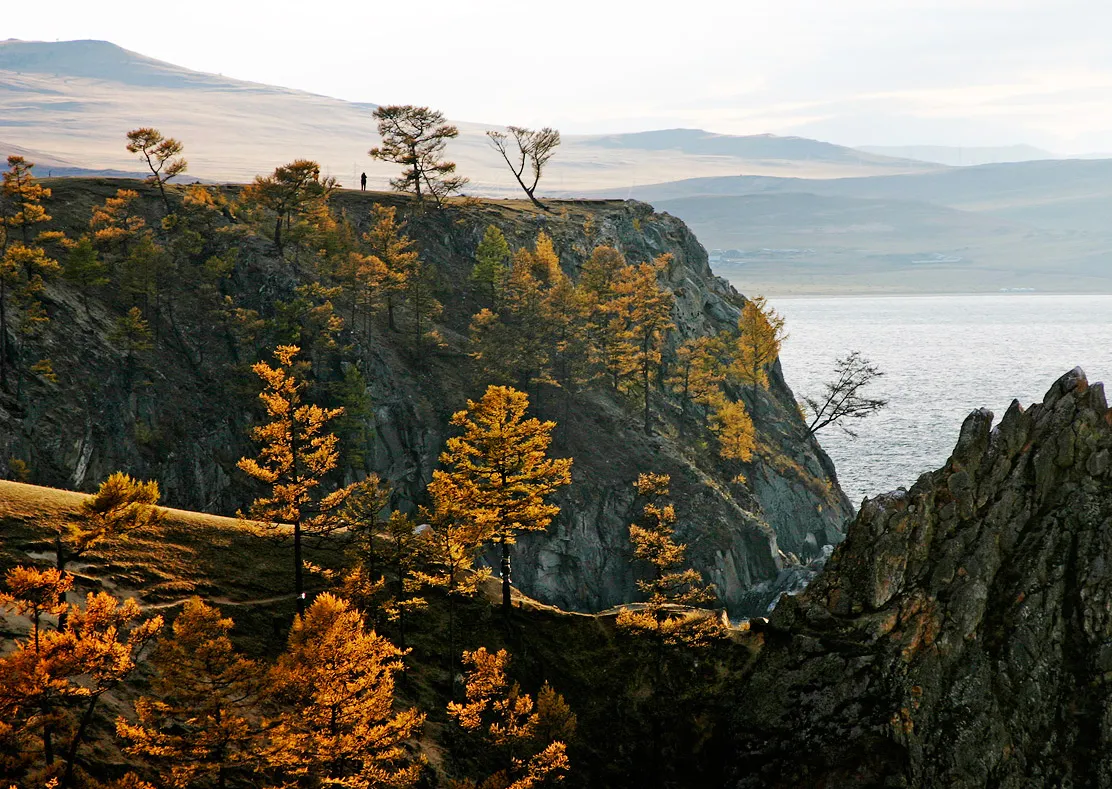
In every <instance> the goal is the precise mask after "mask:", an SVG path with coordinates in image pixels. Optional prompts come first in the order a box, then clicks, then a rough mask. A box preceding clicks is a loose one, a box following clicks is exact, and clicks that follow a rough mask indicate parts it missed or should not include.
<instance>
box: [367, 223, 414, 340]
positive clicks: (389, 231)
mask: <svg viewBox="0 0 1112 789" xmlns="http://www.w3.org/2000/svg"><path fill="white" fill-rule="evenodd" d="M404 230H405V223H404V222H399V221H398V218H397V212H396V211H395V209H394V207H393V206H383V205H376V206H375V207H374V208H372V209H371V227H370V229H369V230H368V231H367V232H366V233H364V234H363V242H364V243H365V244H366V245H367V250H368V252H369V253H370V254H371V255H372V256H373V257H374V258H375V259H376V260H379V261H381V263H382V265H383V267H384V269H385V273H384V278H383V280H382V290H383V292H384V295H385V299H386V320H387V324H388V325H389V327H390V330H391V331H397V323H396V321H395V319H394V309H395V307H396V306H397V302H398V299H399V297H400V295H401V294H403V293H405V291H406V287H407V286H408V284H409V278H410V277H411V276H412V275H413V273H414V272H415V270H416V269H417V267H418V266H419V265H420V259H419V257H418V254H417V250H415V249H414V248H413V242H412V241H411V240H410V239H409V237H408V236H407V235H405V233H404V232H403V231H404Z"/></svg>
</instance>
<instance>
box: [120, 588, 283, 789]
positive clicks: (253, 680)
mask: <svg viewBox="0 0 1112 789" xmlns="http://www.w3.org/2000/svg"><path fill="white" fill-rule="evenodd" d="M232 626H233V622H232V620H231V619H226V618H224V617H222V616H221V614H220V611H219V610H217V609H216V608H213V607H212V606H209V605H207V604H206V603H204V602H202V601H201V599H200V598H198V597H194V598H192V599H190V600H188V601H186V603H185V606H184V608H183V609H182V612H181V613H180V614H178V616H177V618H175V619H174V624H173V636H172V637H171V638H164V639H162V640H160V641H159V642H158V643H157V644H156V646H155V649H154V651H153V653H152V655H151V659H150V665H151V668H153V670H154V676H153V678H152V679H151V684H150V691H151V694H152V697H146V696H144V697H141V698H140V699H138V700H137V701H136V702H135V717H136V722H135V723H131V722H129V721H128V720H127V719H125V718H123V717H119V718H117V720H116V733H117V735H118V736H119V737H121V738H122V739H124V740H126V741H128V746H127V752H128V753H129V754H132V755H136V756H141V757H143V758H145V759H147V760H148V761H150V762H151V763H152V764H154V765H157V766H158V767H159V768H160V772H162V774H163V775H165V776H166V777H167V778H168V781H167V783H168V784H169V785H170V786H173V787H189V786H215V787H217V789H225V787H226V786H227V785H228V782H229V780H230V779H232V778H233V777H234V776H236V775H243V774H245V773H248V772H251V771H253V768H254V767H255V766H257V762H258V757H257V752H258V748H259V746H260V745H261V743H262V731H261V726H260V721H259V714H258V713H259V710H258V704H259V700H260V697H261V695H262V694H263V692H264V690H265V670H264V668H263V667H262V666H261V665H260V664H258V663H257V662H255V661H253V660H250V659H248V658H245V657H244V656H242V655H240V654H239V653H238V652H237V651H236V649H235V647H233V646H232V642H231V640H230V639H229V638H228V634H229V633H230V632H231V629H232Z"/></svg>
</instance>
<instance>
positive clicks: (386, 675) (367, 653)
mask: <svg viewBox="0 0 1112 789" xmlns="http://www.w3.org/2000/svg"><path fill="white" fill-rule="evenodd" d="M403 654H404V653H403V652H402V651H401V650H399V649H398V648H397V647H395V646H394V645H393V644H391V643H390V642H389V641H387V640H386V639H385V638H383V637H382V636H379V635H377V634H375V633H374V632H373V631H367V629H366V626H365V622H364V620H363V616H362V614H360V613H359V612H358V611H355V610H352V609H351V608H350V607H349V606H348V604H347V603H346V602H344V601H343V600H341V599H339V598H337V597H333V596H332V595H330V594H327V593H325V594H322V595H320V596H319V597H317V599H316V600H315V601H313V604H312V605H311V606H310V607H309V609H308V610H307V611H306V612H305V614H304V616H302V617H298V619H297V620H296V621H295V622H294V625H293V629H292V630H291V632H290V638H289V644H288V646H287V648H286V651H285V652H284V653H283V654H282V656H281V657H279V659H278V665H277V666H276V667H275V669H274V671H273V676H272V680H273V683H274V689H275V692H274V696H275V700H276V701H277V703H278V704H279V705H280V712H279V714H278V717H277V719H276V721H275V725H274V727H273V729H272V730H271V731H270V733H269V738H268V739H269V744H268V746H267V748H266V752H265V759H266V761H267V763H268V765H269V767H270V770H271V771H273V772H274V773H275V775H276V778H277V779H278V780H279V781H281V782H283V783H285V782H291V783H292V782H296V783H297V784H298V785H299V786H305V787H326V786H330V787H352V789H371V788H372V787H384V786H389V787H405V786H412V785H413V784H414V782H415V781H416V780H417V778H418V776H419V774H420V769H421V765H420V762H418V761H417V760H416V759H414V758H413V757H412V756H411V755H410V754H409V753H408V752H407V749H406V747H405V743H406V741H407V740H409V739H411V738H413V737H414V736H415V735H416V734H417V732H418V731H419V730H420V728H421V725H422V724H423V722H424V719H425V716H424V715H422V714H420V713H418V712H417V711H416V710H415V709H410V710H403V711H400V712H395V711H394V675H395V674H397V673H398V672H399V671H402V663H401V660H400V658H401V657H402V656H403Z"/></svg>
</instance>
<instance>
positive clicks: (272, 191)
mask: <svg viewBox="0 0 1112 789" xmlns="http://www.w3.org/2000/svg"><path fill="white" fill-rule="evenodd" d="M336 188H337V183H336V179H335V178H330V177H324V178H322V177H321V174H320V165H319V164H318V163H317V162H314V161H312V160H310V159H296V160H294V161H292V162H290V163H289V164H284V165H282V166H281V167H277V168H275V170H274V172H273V173H271V174H270V175H267V176H262V175H258V176H255V180H254V181H252V182H251V183H249V184H247V186H245V187H243V189H242V190H240V201H241V202H242V203H243V204H244V205H245V206H246V207H247V208H248V211H249V214H250V216H251V217H252V218H253V219H254V220H255V221H257V222H259V223H266V224H270V223H273V231H272V234H271V240H272V241H273V242H274V248H275V249H276V250H277V251H278V254H279V255H282V254H283V253H284V251H285V249H286V245H287V243H288V242H290V241H291V240H292V241H293V242H294V243H295V253H297V254H298V255H299V254H300V249H301V243H300V242H302V241H307V240H311V239H314V238H316V237H318V235H319V234H320V233H321V232H322V231H326V230H330V229H332V228H333V227H334V226H335V223H334V220H333V219H332V216H331V214H330V212H329V211H328V199H329V198H330V197H331V196H332V193H333V192H334V191H335V190H336Z"/></svg>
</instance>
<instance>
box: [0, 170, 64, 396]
mask: <svg viewBox="0 0 1112 789" xmlns="http://www.w3.org/2000/svg"><path fill="white" fill-rule="evenodd" d="M34 167H35V165H34V164H33V163H31V162H28V161H27V160H26V159H24V158H23V157H22V156H9V157H8V169H7V170H6V171H5V172H4V174H3V184H2V186H0V387H6V386H7V383H8V368H9V364H10V363H9V356H12V355H16V356H17V357H18V351H19V346H18V345H16V346H14V347H13V346H12V345H10V344H9V341H8V333H9V329H10V326H9V323H10V319H9V310H10V309H12V308H14V309H15V310H17V311H19V312H22V315H23V321H22V327H21V329H22V332H23V333H24V334H31V333H33V332H34V331H36V329H37V328H38V327H41V326H42V325H43V324H45V323H47V322H48V321H49V316H48V315H47V313H46V310H45V308H44V307H43V305H42V302H41V294H42V292H43V290H44V288H45V287H46V283H47V282H49V281H50V280H51V279H53V278H54V277H56V276H58V275H59V274H60V273H61V272H62V267H61V265H59V263H58V261H57V260H55V259H54V258H52V257H50V255H48V254H47V252H46V250H45V249H44V248H43V247H42V246H40V244H42V243H46V242H50V241H58V240H60V239H61V235H62V234H61V233H57V232H52V231H48V232H39V231H38V230H36V228H37V227H38V226H39V225H40V224H42V223H44V222H49V221H50V219H51V217H50V215H49V214H47V213H46V209H45V208H44V207H43V205H42V201H43V200H45V199H47V198H49V197H50V190H49V189H47V188H46V187H44V186H42V185H41V184H40V183H39V182H38V180H37V179H36V178H35V176H34V173H33V169H34ZM9 302H11V303H10V304H9ZM13 350H14V351H15V353H14V354H13ZM20 370H21V368H20V367H19V364H18V361H17V363H16V371H17V374H18V373H19V371H20ZM20 380H22V379H20ZM17 388H18V387H17Z"/></svg>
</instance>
